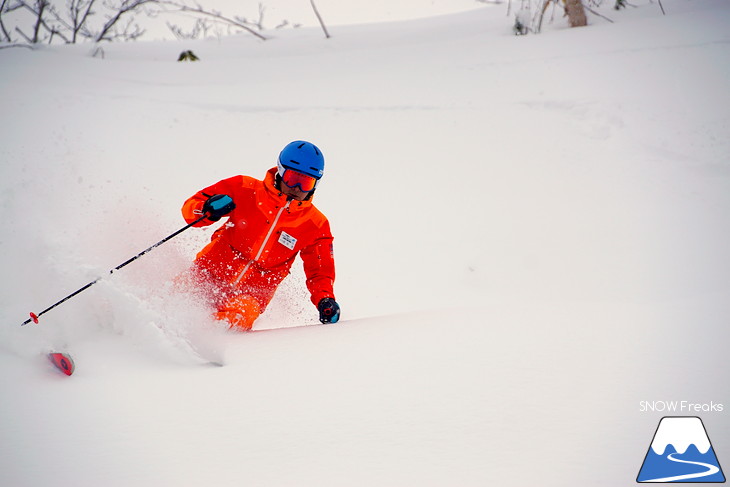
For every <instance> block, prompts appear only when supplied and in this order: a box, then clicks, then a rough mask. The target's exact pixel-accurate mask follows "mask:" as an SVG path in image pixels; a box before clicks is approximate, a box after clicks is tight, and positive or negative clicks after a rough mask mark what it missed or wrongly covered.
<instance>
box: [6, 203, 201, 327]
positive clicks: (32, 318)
mask: <svg viewBox="0 0 730 487" xmlns="http://www.w3.org/2000/svg"><path fill="white" fill-rule="evenodd" d="M206 218H208V215H203V216H201V217H200V218H198V219H197V220H195V221H194V222H192V223H189V224H188V225H185V226H184V227H182V228H181V229H180V230H178V231H176V232H175V233H172V234H170V235H168V236H167V237H165V238H163V239H162V240H160V241H159V242H157V243H156V244H154V245H152V246H150V247H148V248H147V249H145V250H143V251H142V252H140V253H139V254H137V255H135V256H134V257H132V258H131V259H128V260H127V261H125V262H122V263H121V264H119V265H118V266H116V267H115V268H114V269H112V270H110V271H109V272H108V274H113V273H115V272H116V271H118V270H119V269H121V268H122V267H124V266H125V265H127V264H129V263H131V262H134V261H135V260H137V259H139V258H140V257H142V256H143V255H144V254H146V253H147V252H149V251H151V250H152V249H154V248H156V247H159V246H160V245H162V244H163V243H165V242H167V241H168V240H170V239H171V238H174V237H176V236H178V235H179V234H181V233H182V232H184V231H185V230H187V229H188V228H190V227H192V226H193V225H195V224H196V223H199V222H201V221H203V220H204V219H206ZM102 277H103V276H102ZM102 277H97V278H96V279H94V280H93V281H91V282H90V283H88V284H87V285H85V286H84V287H82V288H80V289H77V290H76V291H74V292H72V293H71V294H69V295H68V296H66V297H65V298H63V299H62V300H60V301H59V302H57V303H55V304H53V305H51V306H49V307H48V308H46V309H44V310H43V311H41V312H40V313H38V314H35V313H33V312H31V313H30V318H28V319H27V320H25V321H24V322H23V323H22V324H21V325H20V326H23V325H27V324H28V323H30V322H31V321H32V322H33V323H38V318H39V317H41V316H42V315H44V314H46V313H48V312H49V311H51V310H52V309H53V308H55V307H56V306H59V305H61V304H63V303H65V302H66V301H68V300H69V299H71V298H73V297H74V296H76V295H77V294H80V293H82V292H84V291H86V290H87V289H89V288H90V287H91V286H93V285H94V284H96V283H97V282H99V281H101V279H102Z"/></svg>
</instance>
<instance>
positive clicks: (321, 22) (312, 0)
mask: <svg viewBox="0 0 730 487" xmlns="http://www.w3.org/2000/svg"><path fill="white" fill-rule="evenodd" d="M309 3H311V4H312V9H313V10H314V15H316V16H317V20H319V25H321V26H322V30H323V31H324V36H325V37H326V38H327V39H329V38H330V33H329V32H327V27H326V26H325V25H324V21H323V20H322V16H321V15H319V10H317V6H316V5H315V4H314V0H309Z"/></svg>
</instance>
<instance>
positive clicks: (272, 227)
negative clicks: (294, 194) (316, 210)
mask: <svg viewBox="0 0 730 487" xmlns="http://www.w3.org/2000/svg"><path fill="white" fill-rule="evenodd" d="M290 203H291V200H287V202H286V204H285V205H284V206H282V207H281V208H279V211H278V212H277V213H276V217H275V218H274V221H273V223H272V224H271V228H269V232H268V233H267V234H266V237H265V238H264V241H263V242H262V243H261V247H260V248H259V251H258V253H257V254H256V257H254V258H253V260H249V261H248V263H246V266H245V267H244V268H243V270H242V271H241V273H240V274H238V277H236V280H235V281H233V285H234V286H237V285H238V283H239V282H241V279H243V276H244V275H245V274H246V272H248V270H249V269H250V268H251V266H252V265H253V264H254V263H255V262H258V260H259V259H260V258H261V254H263V253H264V249H265V248H266V244H267V243H268V242H269V239H270V238H271V235H272V234H273V233H274V229H275V228H276V224H277V223H279V218H281V214H282V213H284V210H288V209H289V204H290Z"/></svg>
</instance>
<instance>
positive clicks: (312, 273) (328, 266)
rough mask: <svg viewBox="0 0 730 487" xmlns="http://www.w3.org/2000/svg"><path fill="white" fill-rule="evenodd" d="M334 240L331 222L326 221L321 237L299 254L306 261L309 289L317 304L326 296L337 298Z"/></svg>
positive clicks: (313, 301) (305, 271)
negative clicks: (335, 289)
mask: <svg viewBox="0 0 730 487" xmlns="http://www.w3.org/2000/svg"><path fill="white" fill-rule="evenodd" d="M333 240H334V239H333V238H332V234H331V232H330V227H329V223H327V222H325V224H324V225H323V228H322V233H321V235H320V237H319V238H317V239H316V240H315V241H314V243H312V245H310V246H308V247H305V248H303V249H302V251H301V253H300V254H299V255H300V256H301V257H302V261H303V262H304V274H305V275H306V276H307V289H309V293H310V294H311V296H312V297H311V299H312V303H313V304H314V305H315V306H317V305H318V304H319V302H320V301H321V300H322V299H324V298H333V299H334V298H335V293H334V283H335V258H334V254H333V246H332V242H333Z"/></svg>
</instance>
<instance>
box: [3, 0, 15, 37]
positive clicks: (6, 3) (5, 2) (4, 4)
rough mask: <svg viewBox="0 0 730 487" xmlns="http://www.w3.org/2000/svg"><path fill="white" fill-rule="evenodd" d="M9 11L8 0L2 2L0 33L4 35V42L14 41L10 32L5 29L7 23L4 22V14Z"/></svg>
mask: <svg viewBox="0 0 730 487" xmlns="http://www.w3.org/2000/svg"><path fill="white" fill-rule="evenodd" d="M6 8H7V11H10V9H9V7H8V0H2V3H0V33H2V35H3V40H5V41H6V42H13V39H12V38H11V37H10V34H9V33H8V30H7V29H6V28H5V23H4V22H3V13H5V12H6Z"/></svg>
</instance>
